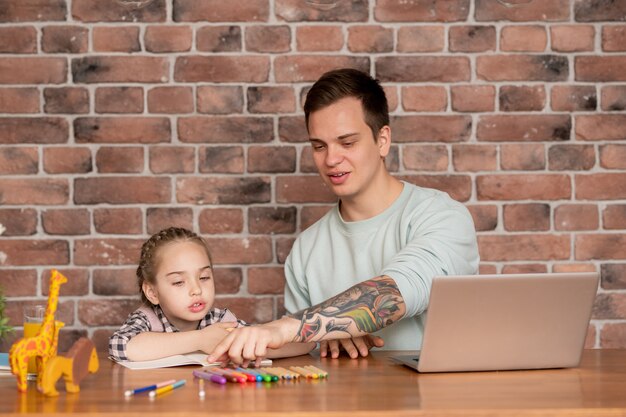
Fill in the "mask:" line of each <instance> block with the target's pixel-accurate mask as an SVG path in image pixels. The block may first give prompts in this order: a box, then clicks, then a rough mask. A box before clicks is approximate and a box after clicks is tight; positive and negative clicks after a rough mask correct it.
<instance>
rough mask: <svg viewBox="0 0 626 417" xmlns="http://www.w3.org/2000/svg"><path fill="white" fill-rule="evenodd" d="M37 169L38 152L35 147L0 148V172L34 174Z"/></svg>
mask: <svg viewBox="0 0 626 417" xmlns="http://www.w3.org/2000/svg"><path fill="white" fill-rule="evenodd" d="M38 171H39V153H38V151H37V148H35V147H22V146H20V147H2V148H0V174H1V175H19V174H36V173H37V172H38Z"/></svg>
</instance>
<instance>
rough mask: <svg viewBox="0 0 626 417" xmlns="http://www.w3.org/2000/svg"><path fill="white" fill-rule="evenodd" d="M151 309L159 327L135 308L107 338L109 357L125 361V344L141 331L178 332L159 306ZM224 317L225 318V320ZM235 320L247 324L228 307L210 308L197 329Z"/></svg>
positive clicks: (242, 324) (243, 324) (126, 358)
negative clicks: (156, 327)
mask: <svg viewBox="0 0 626 417" xmlns="http://www.w3.org/2000/svg"><path fill="white" fill-rule="evenodd" d="M152 311H154V313H155V314H156V316H157V317H158V320H159V321H160V322H161V324H162V328H161V329H152V325H151V324H150V319H149V318H148V316H147V315H146V313H144V312H143V311H141V309H138V310H135V311H134V312H132V313H131V314H130V315H129V316H128V318H127V319H126V321H125V322H124V324H122V327H120V328H119V329H118V330H117V331H116V332H115V333H113V335H112V336H111V337H110V338H109V356H110V357H111V359H113V360H115V361H118V362H119V361H127V360H128V357H127V356H126V345H127V344H128V342H129V341H130V339H132V338H133V337H135V336H137V335H138V334H140V333H143V332H151V331H154V332H166V333H173V332H178V331H180V330H178V329H177V328H176V326H174V325H173V324H172V323H170V321H169V320H168V319H167V317H165V314H164V313H163V310H162V309H161V307H160V306H158V305H156V306H152ZM225 319H226V320H225ZM233 319H234V320H237V323H238V326H237V327H241V326H247V324H246V322H245V321H243V320H239V319H237V318H236V317H235V315H234V314H233V313H231V312H230V310H228V309H223V310H221V309H218V308H212V309H210V310H209V312H208V313H207V314H206V316H204V318H203V319H202V320H200V322H199V323H198V328H197V330H200V329H204V328H205V327H207V326H210V325H211V324H213V323H219V322H222V321H232V320H233Z"/></svg>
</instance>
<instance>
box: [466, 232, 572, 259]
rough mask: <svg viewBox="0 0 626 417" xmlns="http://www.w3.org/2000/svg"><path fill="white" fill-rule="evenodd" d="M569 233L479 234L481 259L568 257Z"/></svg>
mask: <svg viewBox="0 0 626 417" xmlns="http://www.w3.org/2000/svg"><path fill="white" fill-rule="evenodd" d="M570 245H571V243H570V238H569V235H550V234H515V235H479V236H478V247H479V252H480V254H481V256H480V257H481V261H483V262H489V261H492V262H494V261H498V262H501V261H555V260H565V259H569V257H570Z"/></svg>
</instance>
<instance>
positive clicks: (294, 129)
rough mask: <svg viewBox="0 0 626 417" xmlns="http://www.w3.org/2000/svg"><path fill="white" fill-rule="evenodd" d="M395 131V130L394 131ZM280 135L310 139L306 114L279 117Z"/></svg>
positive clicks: (290, 139) (289, 139)
mask: <svg viewBox="0 0 626 417" xmlns="http://www.w3.org/2000/svg"><path fill="white" fill-rule="evenodd" d="M394 133H395V131H394ZM278 137H279V138H280V141H281V142H288V143H303V142H307V143H308V141H309V134H308V132H307V130H306V126H305V124H304V116H285V117H279V118H278ZM394 139H395V136H394Z"/></svg>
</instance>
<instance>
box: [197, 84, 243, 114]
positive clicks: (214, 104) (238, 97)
mask: <svg viewBox="0 0 626 417" xmlns="http://www.w3.org/2000/svg"><path fill="white" fill-rule="evenodd" d="M197 101H198V112H199V113H212V114H231V113H243V88H242V87H240V86H237V87H235V86H222V85H208V86H198V87H197Z"/></svg>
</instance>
